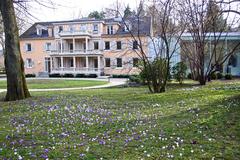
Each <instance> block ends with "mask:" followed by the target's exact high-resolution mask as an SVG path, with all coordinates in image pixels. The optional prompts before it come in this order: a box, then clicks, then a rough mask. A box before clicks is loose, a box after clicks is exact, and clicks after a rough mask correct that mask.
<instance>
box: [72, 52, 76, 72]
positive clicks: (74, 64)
mask: <svg viewBox="0 0 240 160" xmlns="http://www.w3.org/2000/svg"><path fill="white" fill-rule="evenodd" d="M73 70H74V71H75V70H76V57H75V56H74V57H73Z"/></svg>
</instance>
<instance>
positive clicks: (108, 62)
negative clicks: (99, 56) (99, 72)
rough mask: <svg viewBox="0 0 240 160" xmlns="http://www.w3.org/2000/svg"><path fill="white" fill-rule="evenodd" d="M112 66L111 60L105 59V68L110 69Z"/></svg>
mask: <svg viewBox="0 0 240 160" xmlns="http://www.w3.org/2000/svg"><path fill="white" fill-rule="evenodd" d="M110 66H111V60H110V58H105V67H110Z"/></svg>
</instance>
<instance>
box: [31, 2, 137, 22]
mask: <svg viewBox="0 0 240 160" xmlns="http://www.w3.org/2000/svg"><path fill="white" fill-rule="evenodd" d="M43 1H47V0H43ZM52 1H53V2H54V3H55V4H56V5H55V7H54V8H56V9H50V8H46V7H43V6H41V5H39V4H34V3H32V4H30V5H31V10H30V11H31V13H32V14H33V15H34V17H36V18H37V19H38V20H34V21H58V20H71V19H76V18H78V17H82V16H87V15H88V13H89V12H91V11H95V10H97V11H102V9H103V8H108V7H109V6H112V5H113V4H116V1H117V0H52ZM118 1H119V3H121V4H122V5H123V6H124V7H125V6H126V5H127V4H129V6H130V8H131V9H136V6H137V4H138V1H139V0H118ZM50 6H51V5H50Z"/></svg>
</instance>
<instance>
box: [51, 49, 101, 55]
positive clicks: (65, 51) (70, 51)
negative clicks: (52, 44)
mask: <svg viewBox="0 0 240 160" xmlns="http://www.w3.org/2000/svg"><path fill="white" fill-rule="evenodd" d="M102 51H103V50H78V49H76V50H63V51H61V50H51V51H49V54H50V55H65V54H67V55H69V54H73V55H74V54H96V55H97V54H102Z"/></svg>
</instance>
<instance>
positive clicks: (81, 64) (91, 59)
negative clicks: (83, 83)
mask: <svg viewBox="0 0 240 160" xmlns="http://www.w3.org/2000/svg"><path fill="white" fill-rule="evenodd" d="M103 63H104V61H103V57H101V56H60V57H58V56H55V57H51V58H50V66H51V67H50V68H51V70H50V74H62V75H64V74H73V75H76V74H85V75H89V74H96V75H98V76H100V75H101V74H102V73H103V71H104V64H103Z"/></svg>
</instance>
